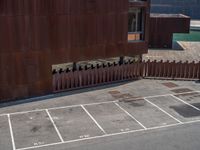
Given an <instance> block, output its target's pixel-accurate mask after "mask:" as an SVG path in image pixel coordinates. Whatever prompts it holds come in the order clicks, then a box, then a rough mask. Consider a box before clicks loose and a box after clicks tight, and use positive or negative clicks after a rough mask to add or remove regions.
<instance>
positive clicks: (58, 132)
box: [46, 109, 64, 142]
mask: <svg viewBox="0 0 200 150" xmlns="http://www.w3.org/2000/svg"><path fill="white" fill-rule="evenodd" d="M46 112H47V115H48V116H49V119H50V120H51V122H52V124H53V126H54V128H55V130H56V132H57V134H58V136H59V138H60V140H61V142H64V140H63V138H62V136H61V134H60V131H59V130H58V128H57V126H56V124H55V122H54V121H53V118H52V117H51V114H50V113H49V111H48V110H47V109H46Z"/></svg>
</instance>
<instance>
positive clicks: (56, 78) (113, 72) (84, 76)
mask: <svg viewBox="0 0 200 150" xmlns="http://www.w3.org/2000/svg"><path fill="white" fill-rule="evenodd" d="M97 70H99V72H98V71H97ZM143 77H146V78H149V77H150V78H160V79H166V78H167V79H200V62H199V63H194V62H191V63H188V62H184V63H183V62H175V61H174V62H169V61H167V62H163V61H159V62H157V61H153V62H150V61H146V62H145V61H143V62H129V63H126V64H123V65H119V64H118V65H114V64H113V65H110V66H108V67H103V66H101V67H100V68H93V69H86V70H79V71H70V72H67V73H66V72H57V73H55V74H53V85H54V92H60V91H65V90H71V89H76V88H83V87H88V86H95V85H101V84H105V83H112V82H115V81H122V80H130V79H138V78H143ZM167 85H168V86H172V87H174V86H175V85H172V84H169V83H168V84H167ZM115 93H116V92H114V94H115ZM111 94H112V93H111Z"/></svg>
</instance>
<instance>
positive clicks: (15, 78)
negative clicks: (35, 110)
mask: <svg viewBox="0 0 200 150" xmlns="http://www.w3.org/2000/svg"><path fill="white" fill-rule="evenodd" d="M149 11H150V4H149V1H148V0H0V33H1V34H0V69H1V75H0V101H7V100H15V99H19V98H27V97H32V96H38V95H44V94H48V93H51V92H52V65H54V64H61V63H68V62H77V61H83V60H94V59H103V58H109V57H119V56H135V55H142V54H143V53H147V50H148V30H149V29H148V28H149Z"/></svg>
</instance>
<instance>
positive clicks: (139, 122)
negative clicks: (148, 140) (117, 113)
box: [115, 103, 147, 130]
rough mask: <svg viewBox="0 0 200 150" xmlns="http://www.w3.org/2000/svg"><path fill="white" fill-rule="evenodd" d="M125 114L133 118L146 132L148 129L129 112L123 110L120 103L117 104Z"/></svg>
mask: <svg viewBox="0 0 200 150" xmlns="http://www.w3.org/2000/svg"><path fill="white" fill-rule="evenodd" d="M115 105H117V106H118V107H119V108H120V109H121V110H122V111H123V112H125V113H126V114H127V115H128V116H129V117H131V118H132V119H133V120H135V121H136V122H137V123H138V124H139V125H140V126H142V128H144V129H145V130H146V129H147V128H146V127H145V126H144V125H143V124H142V123H141V122H140V121H138V120H137V119H136V118H135V117H133V115H131V114H130V113H129V112H128V111H126V110H125V109H124V108H122V107H121V106H120V105H119V104H118V103H115Z"/></svg>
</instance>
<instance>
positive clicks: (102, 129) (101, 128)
mask: <svg viewBox="0 0 200 150" xmlns="http://www.w3.org/2000/svg"><path fill="white" fill-rule="evenodd" d="M81 107H82V108H83V110H84V111H85V112H86V113H87V114H88V116H89V117H90V118H91V119H92V120H93V121H94V123H95V124H96V125H97V126H98V127H99V129H100V130H101V131H102V132H103V133H104V134H107V133H106V131H105V130H104V129H103V128H102V127H101V126H100V124H99V123H98V122H97V121H96V120H95V119H94V117H93V116H92V115H91V114H90V113H89V112H88V110H87V109H86V108H85V107H84V106H83V105H81Z"/></svg>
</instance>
